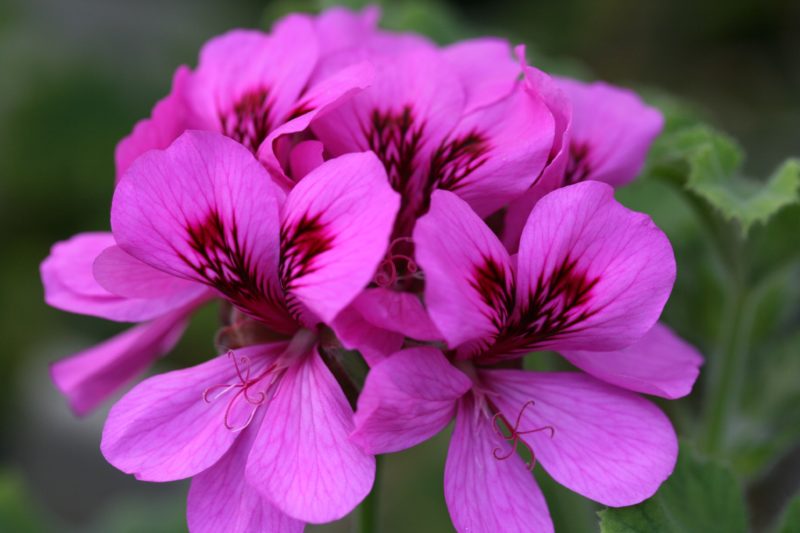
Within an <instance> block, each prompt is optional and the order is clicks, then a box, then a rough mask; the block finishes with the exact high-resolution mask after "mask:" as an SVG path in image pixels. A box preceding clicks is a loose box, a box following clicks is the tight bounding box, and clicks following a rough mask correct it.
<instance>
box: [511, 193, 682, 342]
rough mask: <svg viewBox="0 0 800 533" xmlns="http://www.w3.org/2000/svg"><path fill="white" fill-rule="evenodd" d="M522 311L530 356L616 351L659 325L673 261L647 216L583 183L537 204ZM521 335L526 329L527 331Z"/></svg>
mask: <svg viewBox="0 0 800 533" xmlns="http://www.w3.org/2000/svg"><path fill="white" fill-rule="evenodd" d="M516 281H517V308H518V310H519V314H520V316H521V318H520V319H519V321H520V323H521V324H523V325H524V326H525V328H524V332H523V334H524V336H525V338H526V339H527V341H528V342H527V343H526V344H525V348H526V349H529V348H536V349H554V350H592V351H611V350H616V349H620V348H624V347H626V346H628V345H630V344H632V343H634V342H636V341H637V340H639V339H640V338H641V337H642V335H644V334H645V333H646V332H647V331H648V330H650V328H651V327H653V325H654V324H655V322H656V320H658V317H659V315H660V314H661V310H662V308H663V307H664V304H665V303H666V301H667V298H668V297H669V294H670V291H671V290H672V285H673V283H674V281H675V257H674V255H673V253H672V246H671V245H670V243H669V240H668V239H667V237H666V235H664V233H663V232H662V231H661V230H660V229H659V228H658V227H656V225H655V224H653V221H652V220H651V219H650V217H649V216H647V215H644V214H642V213H636V212H634V211H630V210H629V209H627V208H625V207H623V206H622V205H621V204H620V203H618V202H617V201H616V200H614V191H613V189H612V188H611V187H610V186H608V185H606V184H604V183H600V182H594V181H589V182H583V183H578V184H576V185H571V186H569V187H563V188H561V189H559V190H556V191H553V192H551V193H550V194H548V195H547V196H545V197H544V198H542V199H541V200H540V201H539V203H537V204H536V207H535V208H534V210H533V212H532V213H531V216H530V218H529V219H528V223H527V224H526V225H525V230H524V232H523V233H522V239H521V241H520V247H519V254H518V261H517V278H516ZM521 329H523V328H521Z"/></svg>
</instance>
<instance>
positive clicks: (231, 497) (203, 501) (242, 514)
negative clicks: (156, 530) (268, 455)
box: [186, 413, 305, 533]
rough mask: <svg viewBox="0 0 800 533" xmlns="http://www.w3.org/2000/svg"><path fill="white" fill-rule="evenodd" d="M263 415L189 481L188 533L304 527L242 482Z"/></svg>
mask: <svg viewBox="0 0 800 533" xmlns="http://www.w3.org/2000/svg"><path fill="white" fill-rule="evenodd" d="M262 419H263V414H261V413H259V415H258V416H257V417H256V418H254V419H253V424H252V427H248V428H247V429H245V430H244V431H242V434H241V436H240V437H239V438H238V439H236V442H234V443H233V445H231V447H230V449H229V450H228V451H227V453H226V454H225V455H224V456H223V457H222V459H220V460H219V461H217V463H216V464H215V465H214V466H212V467H211V468H209V469H208V470H205V471H203V472H201V473H200V474H198V475H196V476H195V477H194V478H193V479H192V484H191V487H190V489H189V497H188V499H187V502H186V519H187V522H188V525H189V531H190V532H191V533H217V532H220V531H225V532H226V533H251V532H256V531H269V532H275V533H301V532H302V531H303V529H304V527H305V524H303V523H302V522H300V521H298V520H295V519H293V518H291V517H289V516H287V515H286V514H284V513H282V512H281V511H280V510H279V509H278V508H277V507H275V506H274V505H272V503H271V502H270V501H269V500H267V499H266V498H264V497H263V496H262V495H261V494H259V492H258V491H257V490H256V489H255V488H253V487H251V486H250V485H249V484H248V483H247V480H246V479H245V475H244V472H245V465H246V464H247V456H248V454H249V453H250V448H251V447H252V445H253V440H254V438H255V436H256V434H257V431H258V427H260V425H261V421H262Z"/></svg>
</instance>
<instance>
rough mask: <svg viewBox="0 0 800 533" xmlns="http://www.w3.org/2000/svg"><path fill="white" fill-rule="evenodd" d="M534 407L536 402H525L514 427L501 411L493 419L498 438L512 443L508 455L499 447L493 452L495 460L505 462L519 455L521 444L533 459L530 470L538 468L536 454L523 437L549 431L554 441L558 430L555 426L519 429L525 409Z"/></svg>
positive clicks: (529, 465) (529, 466) (529, 463)
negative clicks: (516, 454)
mask: <svg viewBox="0 0 800 533" xmlns="http://www.w3.org/2000/svg"><path fill="white" fill-rule="evenodd" d="M534 405H536V402H534V401H533V400H528V401H527V402H525V403H524V404H523V406H522V409H520V411H519V413H518V414H517V419H516V420H515V422H514V425H513V426H512V425H511V424H510V423H509V422H508V419H507V418H506V417H504V416H503V414H502V413H501V412H500V411H498V412H497V413H496V414H495V415H494V416H493V417H492V425H493V426H494V431H495V433H497V436H499V437H500V438H501V439H503V440H506V441H508V442H509V443H511V448H510V449H509V450H508V451H507V452H506V453H502V452H503V450H502V449H501V448H500V447H499V446H498V447H497V448H495V449H494V450H492V455H493V456H494V458H495V459H497V460H498V461H505V460H506V459H509V458H510V457H512V456H513V455H514V454H515V453H517V449H518V448H519V445H520V444H521V445H522V446H523V447H524V448H525V449H526V450H527V451H528V454H529V455H530V457H531V460H530V462H528V463H527V466H528V469H529V470H531V471H533V469H534V467H535V466H536V454H534V452H533V448H531V446H530V444H528V443H527V442H525V441H524V440H523V439H522V436H523V435H530V434H532V433H540V432H542V431H549V432H550V438H551V439H552V438H553V437H554V436H555V434H556V430H555V428H554V427H553V426H542V427H539V428H533V429H526V430H520V429H519V425H520V423H521V422H522V415H523V414H524V413H525V409H527V408H528V407H529V406H530V407H533V406H534ZM504 428H505V429H504Z"/></svg>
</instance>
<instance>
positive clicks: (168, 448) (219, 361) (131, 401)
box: [100, 343, 286, 481]
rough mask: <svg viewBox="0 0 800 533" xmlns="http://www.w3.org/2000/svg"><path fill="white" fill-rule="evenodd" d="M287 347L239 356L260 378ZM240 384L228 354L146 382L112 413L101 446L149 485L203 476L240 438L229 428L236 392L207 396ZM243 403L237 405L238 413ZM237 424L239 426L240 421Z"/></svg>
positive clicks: (117, 463) (254, 350) (241, 352)
mask: <svg viewBox="0 0 800 533" xmlns="http://www.w3.org/2000/svg"><path fill="white" fill-rule="evenodd" d="M285 347H286V345H285V344H284V343H276V344H272V345H257V346H248V347H247V348H242V349H240V350H237V351H236V356H237V357H247V358H248V359H249V360H250V361H251V364H252V367H251V372H252V374H253V375H257V373H258V372H260V371H262V370H263V369H264V368H265V367H266V366H267V365H268V364H269V362H270V361H272V360H274V358H275V357H277V356H278V355H279V354H280V353H281V352H282V351H283V350H284V349H285ZM238 382H239V378H238V376H237V369H236V366H235V365H234V364H233V363H232V361H231V358H230V357H228V356H227V355H222V356H220V357H216V358H214V359H211V360H210V361H208V362H206V363H203V364H201V365H197V366H194V367H192V368H187V369H185V370H176V371H174V372H168V373H166V374H161V375H158V376H155V377H152V378H150V379H147V380H145V381H143V382H142V383H140V384H139V385H137V386H136V387H134V388H133V390H131V391H130V392H129V393H128V394H126V395H125V396H123V398H122V399H121V400H120V401H119V402H117V403H116V405H114V407H113V408H112V409H111V412H110V413H109V415H108V419H107V420H106V425H105V428H104V429H103V440H102V443H101V445H100V449H101V451H102V452H103V455H104V456H105V458H106V460H107V461H108V462H109V463H111V464H112V465H114V466H115V467H117V468H118V469H120V470H122V471H123V472H126V473H128V474H134V475H135V476H136V478H137V479H141V480H144V481H173V480H176V479H184V478H187V477H191V476H193V475H195V474H198V473H200V472H202V471H203V470H205V469H207V468H208V467H210V466H212V465H213V464H214V463H216V462H217V461H218V460H219V459H220V458H221V457H222V456H223V454H225V452H226V451H227V450H228V448H230V446H231V444H233V441H234V440H235V439H236V437H237V435H239V433H238V432H236V431H232V430H230V429H228V428H226V426H225V421H226V418H225V417H226V410H227V409H228V406H229V405H230V402H231V401H232V400H229V398H232V395H233V394H235V393H234V392H232V391H228V393H227V394H225V395H222V396H220V397H219V398H216V399H215V397H214V396H209V398H211V399H210V400H209V401H206V400H205V399H204V396H207V394H210V393H213V392H214V391H216V390H217V389H222V388H223V387H224V386H226V385H227V384H235V383H238ZM223 390H224V389H223ZM207 391H208V393H207ZM243 403H246V402H238V404H236V403H235V404H233V409H234V410H237V409H238V407H239V404H243ZM245 407H246V406H245ZM245 407H243V408H242V409H243V410H244V408H245ZM238 414H240V413H238V412H237V413H234V415H238ZM232 418H234V417H233V416H232ZM235 419H236V421H237V423H238V421H239V417H238V416H235Z"/></svg>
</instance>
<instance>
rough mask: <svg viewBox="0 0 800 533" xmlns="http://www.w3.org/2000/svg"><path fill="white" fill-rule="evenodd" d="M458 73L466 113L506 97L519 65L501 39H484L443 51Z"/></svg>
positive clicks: (514, 82)
mask: <svg viewBox="0 0 800 533" xmlns="http://www.w3.org/2000/svg"><path fill="white" fill-rule="evenodd" d="M442 54H443V55H444V57H445V59H447V61H448V62H450V63H451V64H452V65H453V66H454V67H455V68H456V70H457V72H458V74H459V76H460V77H461V79H462V81H463V82H464V89H465V90H466V93H467V105H466V109H465V112H470V111H473V110H475V109H478V108H480V107H483V106H485V105H489V104H493V103H494V102H496V101H498V100H500V99H502V98H504V97H506V96H508V95H509V94H511V91H512V90H513V89H514V86H515V85H516V83H517V78H518V77H519V74H520V71H521V69H520V65H519V63H518V62H517V61H515V60H514V58H513V55H512V53H511V45H510V44H509V42H508V41H506V40H504V39H498V38H494V37H483V38H479V39H471V40H467V41H460V42H457V43H455V44H452V45H450V46H447V47H445V48H444V50H442Z"/></svg>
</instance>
